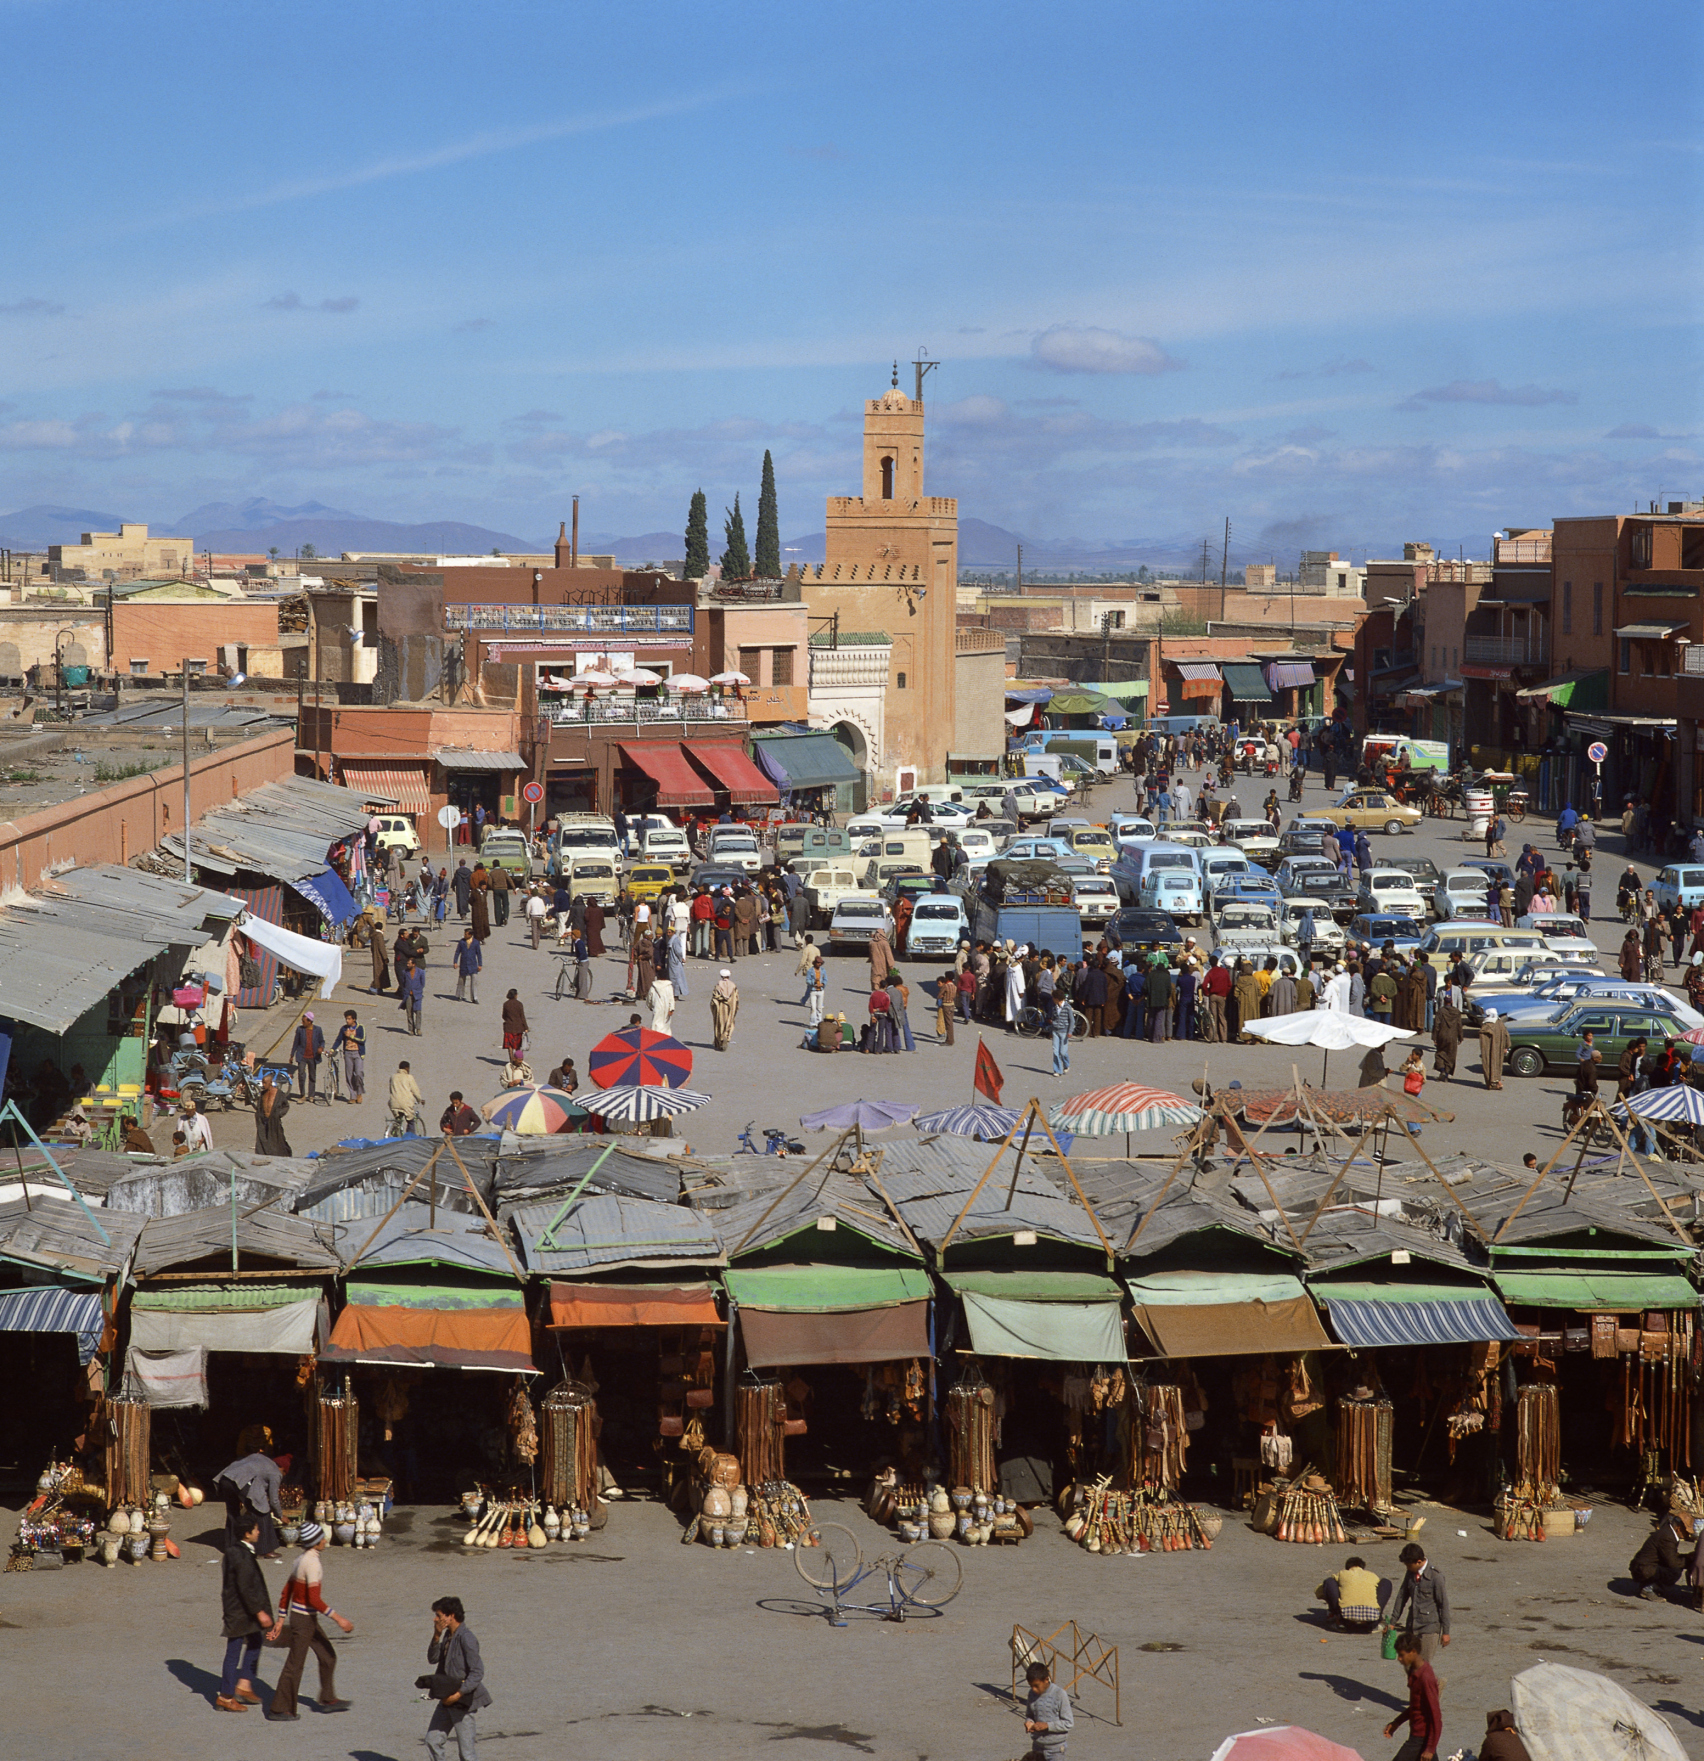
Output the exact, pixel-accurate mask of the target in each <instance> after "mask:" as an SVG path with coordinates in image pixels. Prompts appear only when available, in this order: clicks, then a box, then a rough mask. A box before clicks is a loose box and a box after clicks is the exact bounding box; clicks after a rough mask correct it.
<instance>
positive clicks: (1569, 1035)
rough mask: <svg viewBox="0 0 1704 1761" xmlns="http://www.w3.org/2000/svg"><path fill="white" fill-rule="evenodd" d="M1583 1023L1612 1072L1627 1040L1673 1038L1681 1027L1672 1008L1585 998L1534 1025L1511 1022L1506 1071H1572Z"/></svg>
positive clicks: (1533, 1073)
mask: <svg viewBox="0 0 1704 1761" xmlns="http://www.w3.org/2000/svg"><path fill="white" fill-rule="evenodd" d="M1587 1028H1590V1029H1591V1031H1592V1043H1593V1044H1594V1045H1595V1046H1596V1047H1597V1049H1598V1050H1599V1051H1600V1052H1601V1053H1602V1054H1603V1063H1604V1069H1605V1070H1606V1071H1607V1072H1609V1073H1611V1074H1613V1072H1614V1070H1615V1066H1616V1064H1617V1063H1618V1062H1619V1060H1620V1058H1621V1054H1622V1053H1623V1052H1624V1051H1626V1050H1627V1047H1628V1046H1629V1044H1631V1042H1632V1041H1634V1040H1636V1039H1648V1040H1662V1039H1669V1038H1674V1039H1678V1038H1679V1037H1680V1036H1681V1035H1682V1034H1683V1033H1685V1032H1686V1028H1685V1025H1684V1024H1683V1023H1682V1021H1681V1019H1680V1017H1679V1016H1678V1015H1676V1014H1674V1013H1673V1011H1672V1010H1666V1009H1643V1008H1637V1007H1635V1006H1634V1005H1633V1004H1631V1003H1616V1002H1610V1001H1608V1000H1607V999H1603V998H1589V999H1585V1000H1583V1001H1581V1002H1578V1003H1575V1004H1574V1006H1573V1007H1572V1008H1570V1009H1566V1010H1564V1011H1563V1012H1562V1013H1561V1014H1560V1015H1558V1016H1555V1017H1553V1018H1552V1019H1551V1020H1549V1021H1546V1022H1542V1023H1539V1024H1536V1025H1535V1024H1533V1023H1531V1022H1527V1021H1521V1022H1517V1023H1516V1024H1515V1025H1514V1026H1513V1027H1511V1028H1510V1030H1509V1069H1510V1071H1511V1072H1512V1073H1513V1074H1514V1075H1516V1076H1542V1075H1543V1074H1544V1073H1545V1071H1547V1070H1559V1071H1563V1072H1565V1073H1566V1072H1571V1071H1572V1070H1573V1068H1574V1065H1575V1063H1576V1061H1577V1060H1578V1057H1579V1051H1580V1037H1581V1035H1582V1034H1584V1033H1585V1031H1586V1029H1587Z"/></svg>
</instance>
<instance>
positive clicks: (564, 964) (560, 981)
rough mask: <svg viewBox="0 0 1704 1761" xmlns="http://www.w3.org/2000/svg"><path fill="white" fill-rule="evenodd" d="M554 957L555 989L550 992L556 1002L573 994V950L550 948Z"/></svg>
mask: <svg viewBox="0 0 1704 1761" xmlns="http://www.w3.org/2000/svg"><path fill="white" fill-rule="evenodd" d="M550 951H551V953H553V954H554V955H555V956H556V959H557V967H556V988H555V989H554V990H553V991H552V992H551V995H552V996H553V997H555V999H556V1001H557V1002H559V1003H560V1002H561V1001H562V999H563V998H564V997H571V996H573V994H574V964H575V962H574V950H573V949H572V948H552V949H551V950H550Z"/></svg>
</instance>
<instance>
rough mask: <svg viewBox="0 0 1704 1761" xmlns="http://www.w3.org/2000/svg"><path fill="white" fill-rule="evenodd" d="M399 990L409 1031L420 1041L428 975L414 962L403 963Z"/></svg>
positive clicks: (398, 984) (399, 975) (398, 985)
mask: <svg viewBox="0 0 1704 1761" xmlns="http://www.w3.org/2000/svg"><path fill="white" fill-rule="evenodd" d="M397 990H398V993H399V994H400V995H401V997H402V1010H403V1017H404V1019H405V1020H406V1021H407V1022H408V1031H409V1032H410V1033H411V1034H413V1035H414V1036H415V1038H416V1039H418V1038H419V1037H420V1019H421V1016H422V1015H423V1014H424V1013H425V1010H426V974H425V973H424V972H422V971H421V969H420V968H419V967H418V966H416V965H415V964H414V962H413V961H412V960H405V961H403V963H402V971H401V972H400V973H399V974H398V976H397Z"/></svg>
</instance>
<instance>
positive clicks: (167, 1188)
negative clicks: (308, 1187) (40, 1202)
mask: <svg viewBox="0 0 1704 1761" xmlns="http://www.w3.org/2000/svg"><path fill="white" fill-rule="evenodd" d="M317 1166H318V1164H317V1163H314V1162H311V1161H309V1160H308V1159H307V1158H306V1157H305V1156H301V1157H297V1156H257V1155H255V1154H253V1153H252V1152H245V1151H242V1150H213V1151H210V1152H209V1153H208V1154H206V1155H203V1156H188V1157H185V1158H184V1160H182V1161H180V1162H169V1161H166V1160H164V1159H162V1160H160V1161H158V1162H143V1163H142V1164H141V1165H140V1166H138V1167H135V1168H133V1169H131V1170H130V1172H129V1173H128V1174H127V1175H126V1176H124V1177H123V1178H122V1179H119V1180H115V1181H114V1182H113V1183H112V1185H111V1187H109V1188H108V1190H107V1198H106V1202H107V1204H108V1205H109V1206H111V1207H112V1209H113V1210H115V1211H129V1212H131V1213H133V1214H135V1215H139V1216H144V1217H181V1216H183V1215H184V1214H185V1213H186V1212H189V1211H198V1210H207V1209H211V1208H212V1207H213V1206H215V1205H224V1206H225V1207H226V1210H227V1211H228V1210H229V1208H230V1203H231V1191H232V1187H233V1185H234V1186H235V1189H236V1198H237V1206H238V1208H239V1209H240V1210H245V1211H246V1210H252V1209H253V1207H254V1206H256V1205H264V1204H272V1203H276V1204H278V1206H279V1207H280V1208H281V1209H283V1210H285V1211H288V1210H289V1209H290V1208H291V1206H290V1202H289V1201H290V1197H291V1195H292V1194H293V1193H295V1192H297V1191H299V1190H300V1188H301V1187H302V1186H303V1185H305V1184H306V1182H307V1181H309V1180H310V1179H312V1178H313V1175H314V1172H315V1170H316V1168H317Z"/></svg>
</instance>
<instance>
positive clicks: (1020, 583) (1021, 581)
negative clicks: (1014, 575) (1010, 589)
mask: <svg viewBox="0 0 1704 1761" xmlns="http://www.w3.org/2000/svg"><path fill="white" fill-rule="evenodd" d="M1023 590H1024V547H1023V546H1022V545H1021V544H1020V545H1019V546H1018V591H1019V593H1022V592H1023Z"/></svg>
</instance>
